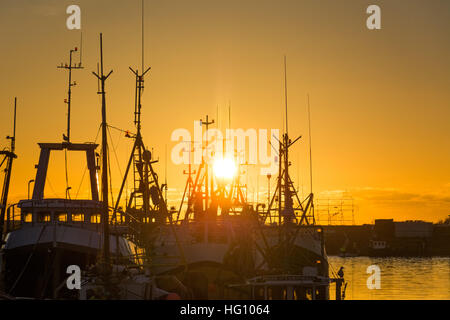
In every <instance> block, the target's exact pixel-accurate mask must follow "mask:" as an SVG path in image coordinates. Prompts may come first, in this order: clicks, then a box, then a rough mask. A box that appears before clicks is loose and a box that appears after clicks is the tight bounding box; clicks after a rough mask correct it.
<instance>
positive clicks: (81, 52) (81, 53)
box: [79, 32, 83, 67]
mask: <svg viewBox="0 0 450 320" xmlns="http://www.w3.org/2000/svg"><path fill="white" fill-rule="evenodd" d="M82 58H83V32H81V36H80V64H79V66H80V67H81V60H82Z"/></svg>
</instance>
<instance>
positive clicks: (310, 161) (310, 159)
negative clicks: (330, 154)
mask: <svg viewBox="0 0 450 320" xmlns="http://www.w3.org/2000/svg"><path fill="white" fill-rule="evenodd" d="M307 96H308V130H309V134H308V135H309V179H310V188H311V190H310V193H312V190H313V176H312V147H311V108H310V104H309V93H308V95H307Z"/></svg>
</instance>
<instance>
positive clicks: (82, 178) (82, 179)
mask: <svg viewBox="0 0 450 320" xmlns="http://www.w3.org/2000/svg"><path fill="white" fill-rule="evenodd" d="M100 128H101V125H100V126H99V127H98V130H97V135H96V136H95V140H94V143H96V142H97V139H98V134H99V133H100ZM86 171H87V165H85V166H84V172H83V175H82V176H81V181H80V185H79V186H78V189H77V193H76V194H75V199H77V198H78V194H79V192H80V189H81V185H82V184H83V181H84V176H85V174H86Z"/></svg>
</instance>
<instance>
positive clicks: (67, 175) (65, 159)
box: [64, 149, 69, 198]
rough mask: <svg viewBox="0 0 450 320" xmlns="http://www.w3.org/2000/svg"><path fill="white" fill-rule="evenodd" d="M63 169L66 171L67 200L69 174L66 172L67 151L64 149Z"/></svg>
mask: <svg viewBox="0 0 450 320" xmlns="http://www.w3.org/2000/svg"><path fill="white" fill-rule="evenodd" d="M64 169H65V171H66V198H67V189H68V188H69V173H68V170H67V149H64Z"/></svg>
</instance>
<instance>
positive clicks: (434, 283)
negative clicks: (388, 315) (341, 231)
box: [329, 257, 450, 300]
mask: <svg viewBox="0 0 450 320" xmlns="http://www.w3.org/2000/svg"><path fill="white" fill-rule="evenodd" d="M329 261H330V264H331V265H332V267H333V268H334V270H335V271H337V270H338V269H339V268H340V266H344V271H345V280H346V281H347V282H348V285H347V290H346V300H358V299H359V300H361V299H363V300H409V299H419V300H427V299H438V300H450V257H433V258H369V257H352V258H341V257H329ZM370 265H378V266H379V267H380V269H381V289H379V290H370V289H368V288H367V284H366V282H367V278H368V277H369V276H370V274H367V273H366V269H367V267H368V266H370ZM333 289H334V288H333ZM330 295H331V297H332V298H334V290H330Z"/></svg>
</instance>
